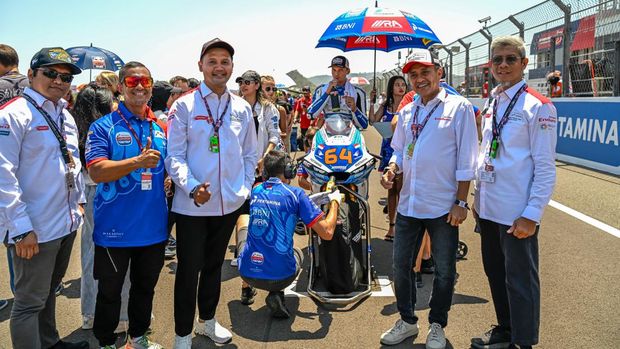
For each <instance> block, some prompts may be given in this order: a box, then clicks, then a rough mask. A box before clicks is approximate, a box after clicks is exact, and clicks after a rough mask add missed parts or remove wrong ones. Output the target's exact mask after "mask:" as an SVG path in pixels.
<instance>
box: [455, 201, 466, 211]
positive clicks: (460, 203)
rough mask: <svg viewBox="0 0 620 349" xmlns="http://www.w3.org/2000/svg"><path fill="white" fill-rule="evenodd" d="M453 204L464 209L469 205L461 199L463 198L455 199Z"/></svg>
mask: <svg viewBox="0 0 620 349" xmlns="http://www.w3.org/2000/svg"><path fill="white" fill-rule="evenodd" d="M454 204H455V205H458V206H459V207H462V208H466V209H468V210H469V205H468V204H467V201H463V200H458V199H457V200H455V201H454Z"/></svg>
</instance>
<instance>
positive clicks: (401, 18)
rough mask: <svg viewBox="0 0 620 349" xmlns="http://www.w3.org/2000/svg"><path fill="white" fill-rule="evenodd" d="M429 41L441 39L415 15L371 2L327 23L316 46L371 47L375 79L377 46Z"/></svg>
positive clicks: (387, 48) (422, 44)
mask: <svg viewBox="0 0 620 349" xmlns="http://www.w3.org/2000/svg"><path fill="white" fill-rule="evenodd" d="M433 44H441V41H440V40H439V38H437V35H435V33H434V32H433V30H432V29H431V28H430V27H429V26H428V25H427V24H426V23H425V22H424V21H422V20H421V19H420V18H419V17H418V16H415V15H413V14H411V13H408V12H405V11H400V10H394V9H389V8H383V7H377V2H375V7H366V8H364V9H361V10H353V11H349V12H346V13H344V14H342V15H340V16H338V18H336V19H335V20H334V21H333V22H332V23H331V24H330V25H329V27H327V30H325V33H323V35H322V36H321V38H320V39H319V43H318V44H317V45H316V47H317V48H318V47H332V48H337V49H339V50H342V51H344V52H347V51H355V50H374V76H375V80H376V72H377V50H381V51H385V52H389V51H393V50H398V49H404V48H428V47H430V46H431V45H433ZM373 88H374V82H373Z"/></svg>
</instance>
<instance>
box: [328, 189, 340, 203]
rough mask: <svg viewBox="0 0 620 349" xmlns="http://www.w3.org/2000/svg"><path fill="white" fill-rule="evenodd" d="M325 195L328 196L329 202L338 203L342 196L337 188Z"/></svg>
mask: <svg viewBox="0 0 620 349" xmlns="http://www.w3.org/2000/svg"><path fill="white" fill-rule="evenodd" d="M327 197H328V198H329V202H332V201H336V202H337V203H340V201H342V196H341V195H340V190H338V189H336V190H334V191H333V192H331V193H330V194H329V195H327Z"/></svg>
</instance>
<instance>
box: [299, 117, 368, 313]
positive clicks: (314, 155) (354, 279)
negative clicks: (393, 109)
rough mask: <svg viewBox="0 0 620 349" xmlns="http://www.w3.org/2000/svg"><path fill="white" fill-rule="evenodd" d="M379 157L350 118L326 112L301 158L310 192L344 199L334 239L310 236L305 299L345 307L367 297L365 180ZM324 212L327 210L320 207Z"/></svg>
mask: <svg viewBox="0 0 620 349" xmlns="http://www.w3.org/2000/svg"><path fill="white" fill-rule="evenodd" d="M377 159H379V157H378V156H376V155H373V154H371V153H370V152H368V150H367V149H366V145H365V143H364V138H363V137H362V134H361V132H360V131H359V130H358V129H357V128H356V127H355V126H354V125H353V121H352V119H351V114H350V113H338V112H336V113H327V114H326V115H325V123H324V126H323V127H321V129H320V130H319V131H318V132H317V133H316V135H315V137H314V142H313V144H312V148H311V149H310V151H309V152H308V153H307V154H306V155H305V156H304V157H303V158H302V159H301V164H302V166H303V167H304V168H305V170H306V171H307V172H308V174H309V176H310V181H311V183H312V187H313V192H315V193H318V192H325V191H330V190H332V189H333V188H338V190H339V191H340V193H341V194H342V196H343V199H342V201H341V204H340V208H339V212H338V223H337V226H336V229H335V231H334V237H333V238H332V240H329V241H327V240H322V239H321V238H319V237H318V235H317V234H316V233H314V232H312V231H310V233H309V240H310V241H309V244H308V246H309V255H310V270H309V273H308V274H309V282H308V294H309V295H310V296H311V297H312V298H314V299H316V300H317V301H319V302H322V303H331V304H340V305H347V304H351V303H355V302H358V301H360V300H362V299H364V298H366V297H367V296H369V295H370V294H371V285H372V282H373V281H375V280H376V274H375V272H374V268H373V266H372V264H371V246H370V239H371V225H370V206H369V205H368V177H369V176H370V173H371V172H372V171H373V170H374V168H375V164H376V162H377ZM323 209H324V210H326V209H327V205H324V207H323Z"/></svg>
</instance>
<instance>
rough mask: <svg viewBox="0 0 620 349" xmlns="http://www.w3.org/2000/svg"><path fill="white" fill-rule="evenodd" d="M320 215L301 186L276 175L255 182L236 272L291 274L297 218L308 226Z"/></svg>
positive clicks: (273, 275) (264, 275) (263, 276)
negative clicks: (246, 237) (247, 223)
mask: <svg viewBox="0 0 620 349" xmlns="http://www.w3.org/2000/svg"><path fill="white" fill-rule="evenodd" d="M322 217H323V211H321V210H320V209H319V207H318V206H317V205H315V204H314V203H313V202H312V200H310V198H309V197H308V196H307V195H306V193H304V191H303V190H302V189H301V188H297V187H292V186H290V185H287V184H284V183H282V181H280V180H279V179H277V178H270V179H269V180H268V181H266V182H264V183H262V184H260V185H258V186H256V187H255V188H254V190H252V197H251V201H250V226H249V227H248V239H247V242H246V244H245V247H244V248H243V251H241V254H240V255H239V274H241V276H243V277H247V278H254V279H263V280H283V279H286V278H289V277H291V276H293V275H295V257H294V255H293V234H294V233H295V224H296V223H297V221H298V219H299V218H301V220H302V221H303V222H304V223H305V224H306V225H307V226H308V227H312V225H314V223H316V222H317V221H318V220H319V219H321V218H322Z"/></svg>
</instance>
